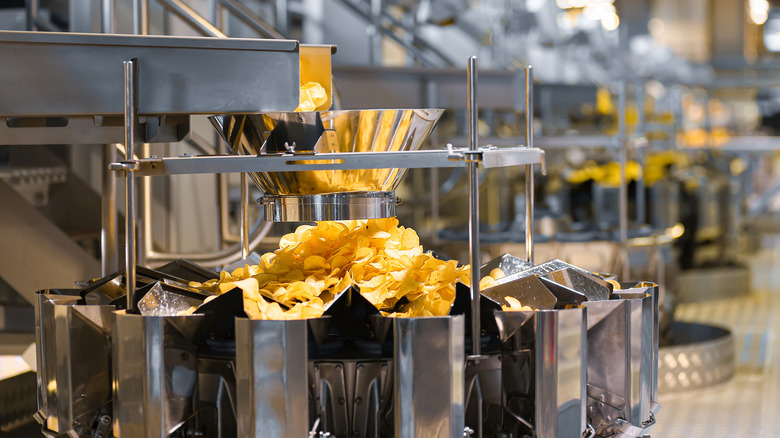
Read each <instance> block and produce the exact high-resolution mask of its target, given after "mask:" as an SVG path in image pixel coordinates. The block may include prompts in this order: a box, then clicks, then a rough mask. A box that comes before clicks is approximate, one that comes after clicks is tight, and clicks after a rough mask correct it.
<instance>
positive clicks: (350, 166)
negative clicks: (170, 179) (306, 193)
mask: <svg viewBox="0 0 780 438" xmlns="http://www.w3.org/2000/svg"><path fill="white" fill-rule="evenodd" d="M454 152H455V153H456V154H459V153H460V152H461V150H459V149H455V150H454ZM466 152H467V151H466ZM478 152H479V154H481V155H482V167H484V168H494V167H504V166H517V165H522V164H527V163H538V162H540V160H541V156H542V151H541V150H539V149H537V148H534V149H529V148H524V147H521V148H511V149H480V150H479V151H478ZM312 158H315V157H312V156H311V155H308V156H307V155H267V156H214V157H165V158H147V159H143V160H139V161H137V162H135V163H134V164H133V165H135V164H137V165H138V170H136V171H135V172H134V173H135V175H136V176H159V175H186V174H198V173H238V172H296V171H297V169H298V168H300V167H303V166H306V169H309V170H356V169H393V168H400V167H404V168H407V169H421V168H431V167H468V163H466V162H465V161H463V159H462V158H463V157H462V156H461V157H457V156H455V157H453V155H452V154H451V153H450V152H449V151H447V150H425V151H413V152H383V153H381V155H380V156H378V155H377V154H376V153H374V152H343V153H336V154H317V155H316V160H312ZM307 161H316V162H317V163H316V164H302V163H300V162H304V163H305V162H307ZM342 161H343V162H342ZM124 165H125V164H124V163H113V164H112V168H114V169H115V170H122V169H123V166H124Z"/></svg>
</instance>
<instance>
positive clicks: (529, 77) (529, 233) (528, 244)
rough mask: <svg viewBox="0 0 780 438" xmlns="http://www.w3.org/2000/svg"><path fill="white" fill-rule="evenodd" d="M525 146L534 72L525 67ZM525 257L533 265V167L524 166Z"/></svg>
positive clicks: (529, 141) (530, 141)
mask: <svg viewBox="0 0 780 438" xmlns="http://www.w3.org/2000/svg"><path fill="white" fill-rule="evenodd" d="M525 144H526V146H528V147H529V148H532V147H534V71H533V67H532V66H530V65H528V66H526V67H525ZM525 256H526V261H528V262H530V263H532V264H533V263H534V166H533V164H526V165H525Z"/></svg>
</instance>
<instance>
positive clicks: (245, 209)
mask: <svg viewBox="0 0 780 438" xmlns="http://www.w3.org/2000/svg"><path fill="white" fill-rule="evenodd" d="M239 225H240V227H241V259H242V260H243V259H246V258H247V257H249V182H248V181H247V177H246V172H242V173H241V218H240V219H239Z"/></svg>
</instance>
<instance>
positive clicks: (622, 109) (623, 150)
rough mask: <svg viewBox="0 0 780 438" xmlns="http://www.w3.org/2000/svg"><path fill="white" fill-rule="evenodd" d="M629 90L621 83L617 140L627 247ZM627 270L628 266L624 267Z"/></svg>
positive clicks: (620, 206)
mask: <svg viewBox="0 0 780 438" xmlns="http://www.w3.org/2000/svg"><path fill="white" fill-rule="evenodd" d="M627 94H628V89H627V87H626V82H625V81H624V80H623V81H620V82H619V84H618V91H617V95H618V96H617V97H618V134H617V137H618V138H617V139H618V142H619V143H620V149H619V150H618V161H619V163H620V199H619V202H618V205H617V207H618V212H619V213H618V214H619V221H620V222H619V232H620V234H619V236H620V237H619V239H620V243H621V244H623V245H625V244H626V242H628V181H627V180H626V163H627V161H628V150H627V148H628V137H627V134H626V114H627V111H628V107H627V106H626V99H627V98H628V96H627ZM623 268H624V269H627V266H623ZM619 274H623V276H622V278H626V277H627V275H626V274H627V272H622V273H619Z"/></svg>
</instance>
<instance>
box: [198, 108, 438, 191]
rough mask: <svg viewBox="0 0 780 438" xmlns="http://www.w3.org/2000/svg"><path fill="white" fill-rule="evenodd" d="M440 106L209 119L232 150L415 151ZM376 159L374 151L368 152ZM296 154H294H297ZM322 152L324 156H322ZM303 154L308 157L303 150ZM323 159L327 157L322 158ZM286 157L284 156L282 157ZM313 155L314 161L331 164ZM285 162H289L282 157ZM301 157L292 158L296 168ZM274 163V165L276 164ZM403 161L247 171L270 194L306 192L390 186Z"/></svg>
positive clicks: (388, 188)
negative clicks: (347, 168)
mask: <svg viewBox="0 0 780 438" xmlns="http://www.w3.org/2000/svg"><path fill="white" fill-rule="evenodd" d="M442 112H443V110H424V109H418V110H364V111H354V110H348V111H321V112H317V111H312V112H289V113H285V112H277V113H263V114H245V115H238V116H216V117H213V118H212V119H211V120H212V122H213V123H214V126H215V127H216V128H217V131H219V133H220V134H221V135H222V137H223V138H224V139H225V141H226V142H227V144H228V147H229V148H230V149H231V151H232V152H233V153H234V154H244V155H258V154H278V153H292V154H299V155H301V153H303V154H305V153H311V152H317V153H328V154H329V155H335V157H336V158H335V160H336V161H335V163H339V162H340V161H341V158H339V154H340V153H346V152H357V153H367V152H371V153H375V152H383V153H387V152H391V151H392V152H398V151H415V150H418V149H420V147H422V145H423V143H424V142H425V141H426V140H427V139H428V135H429V134H430V132H431V130H432V129H433V127H434V125H435V124H436V121H437V120H438V119H439V117H440V116H441V114H442ZM369 157H370V158H369V159H373V160H376V161H379V160H377V159H378V158H379V157H378V156H376V155H369ZM299 158H300V157H299ZM323 158H325V157H323ZM309 159H312V157H311V156H309ZM325 159H328V158H325ZM285 161H286V160H285ZM335 163H333V162H331V163H329V162H327V161H323V160H321V159H320V157H316V162H315V163H308V164H314V165H315V166H316V165H317V164H322V165H328V167H329V168H332V169H337V167H336V166H337V164H335ZM286 164H289V163H286ZM304 164H307V163H305V162H304V163H293V165H300V166H301V169H305V168H304V167H303V165H304ZM281 167H284V166H280V168H279V169H281ZM405 167H406V166H404V165H398V166H388V167H387V168H384V169H379V170H366V169H377V167H375V166H374V167H371V166H368V167H360V169H362V170H359V171H349V172H345V171H338V170H333V171H330V172H326V171H299V172H284V173H280V172H256V171H255V172H251V173H250V176H251V177H252V179H253V180H254V181H255V184H257V185H258V187H260V189H261V190H262V191H263V192H265V193H267V194H273V195H310V194H323V193H334V192H353V191H392V190H395V188H396V187H397V186H398V183H399V182H400V180H401V178H403V176H404V174H405V172H406V170H405Z"/></svg>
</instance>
